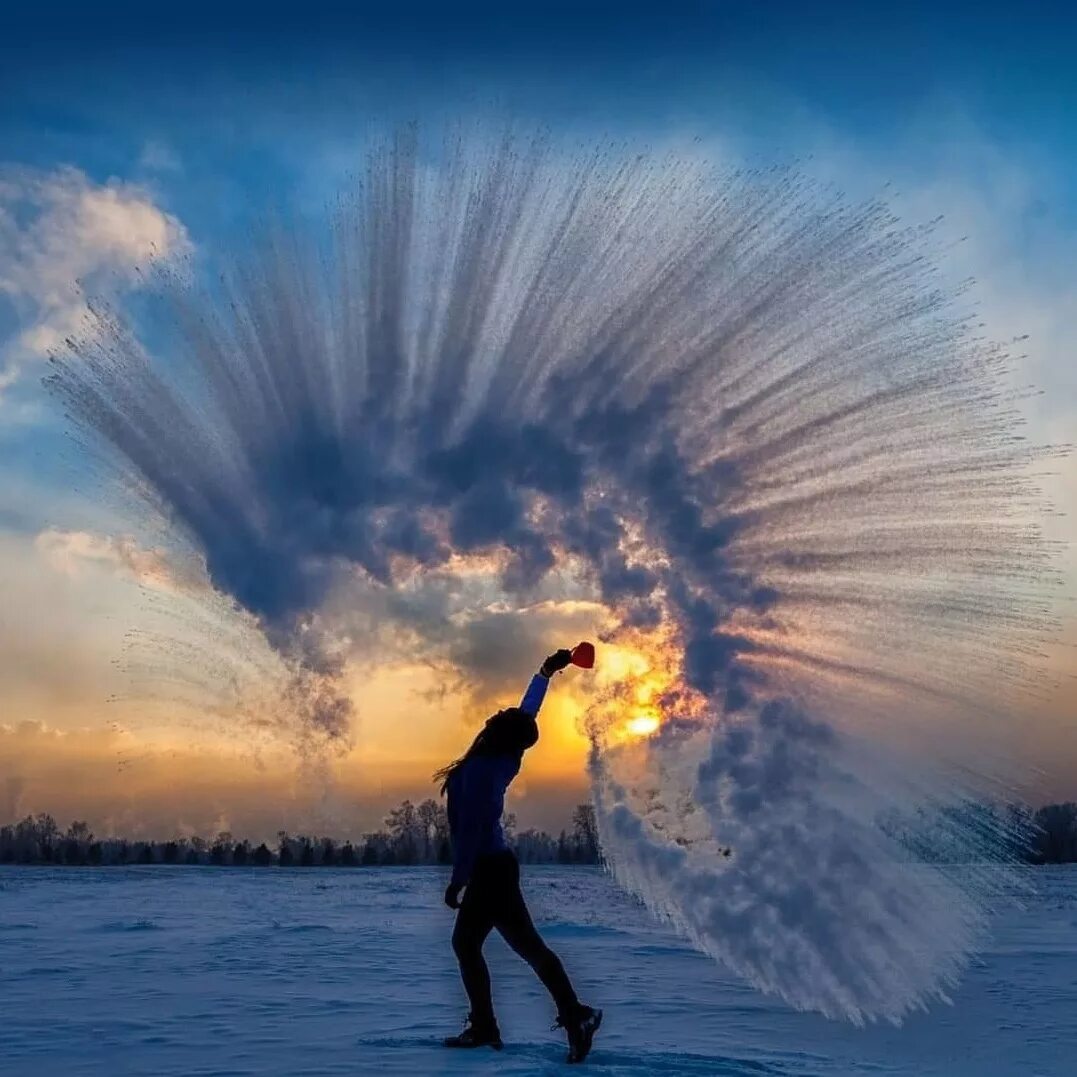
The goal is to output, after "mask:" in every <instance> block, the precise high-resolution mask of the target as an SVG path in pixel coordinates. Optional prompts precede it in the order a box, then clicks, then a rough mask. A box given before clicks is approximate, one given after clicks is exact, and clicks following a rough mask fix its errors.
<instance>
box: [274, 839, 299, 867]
mask: <svg viewBox="0 0 1077 1077" xmlns="http://www.w3.org/2000/svg"><path fill="white" fill-rule="evenodd" d="M277 862H278V863H279V864H280V866H281V867H282V868H290V867H291V866H292V865H293V864H294V863H295V854H294V853H293V852H292V839H291V838H289V837H288V832H287V831H286V830H281V831H278V833H277Z"/></svg>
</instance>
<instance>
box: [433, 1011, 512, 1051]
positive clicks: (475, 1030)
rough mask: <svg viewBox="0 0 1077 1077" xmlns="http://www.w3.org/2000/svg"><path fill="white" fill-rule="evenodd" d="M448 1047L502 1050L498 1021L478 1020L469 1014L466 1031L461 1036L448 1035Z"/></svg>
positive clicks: (446, 1040)
mask: <svg viewBox="0 0 1077 1077" xmlns="http://www.w3.org/2000/svg"><path fill="white" fill-rule="evenodd" d="M445 1046H446V1047H492V1048H493V1049H494V1050H495V1051H500V1050H501V1048H502V1046H504V1045H503V1044H502V1042H501V1032H500V1031H499V1030H498V1027H497V1022H496V1021H495V1020H494V1019H493V1018H491V1019H490V1020H489V1021H481V1022H478V1021H476V1020H475V1019H474V1018H473V1017H472V1016H471V1014H468V1015H467V1023H466V1024H465V1025H464V1031H463V1032H461V1033H460V1035H459V1036H447V1037H446V1039H445Z"/></svg>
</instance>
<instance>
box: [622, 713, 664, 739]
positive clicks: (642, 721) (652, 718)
mask: <svg viewBox="0 0 1077 1077" xmlns="http://www.w3.org/2000/svg"><path fill="white" fill-rule="evenodd" d="M661 724H662V723H661V722H660V721H659V719H658V718H657V716H656V715H653V714H637V715H636V717H635V718H629V720H628V723H627V725H626V726H625V728H626V729H627V730H628V732H629V733H632V734H634V735H635V736H637V737H649V736H650V735H651V734H652V733H653V732H655V730H657V729H658V727H659V726H660V725H661Z"/></svg>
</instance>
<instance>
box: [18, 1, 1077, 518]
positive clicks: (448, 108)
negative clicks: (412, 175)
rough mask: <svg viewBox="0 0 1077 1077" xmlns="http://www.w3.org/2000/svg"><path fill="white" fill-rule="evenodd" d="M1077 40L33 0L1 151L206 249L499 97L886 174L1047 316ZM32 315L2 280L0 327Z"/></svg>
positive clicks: (1065, 273)
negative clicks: (945, 219) (367, 155)
mask: <svg viewBox="0 0 1077 1077" xmlns="http://www.w3.org/2000/svg"><path fill="white" fill-rule="evenodd" d="M1075 46H1077V14H1075V12H1074V10H1073V8H1072V5H1067V4H1064V3H1033V4H1029V5H1023V6H1020V7H1017V6H1014V5H1002V4H984V5H975V6H973V5H939V4H921V3H912V4H900V5H891V6H889V7H887V6H883V5H852V4H833V3H824V4H812V5H803V4H792V3H788V4H786V3H779V4H775V3H771V4H745V3H695V4H683V3H674V4H663V5H632V4H628V5H625V4H619V5H612V4H592V5H582V7H581V6H577V5H568V4H553V5H548V4H544V5H532V6H529V7H525V8H522V9H517V8H513V9H512V10H511V11H510V10H509V9H506V8H505V6H504V5H494V4H464V5H454V6H453V8H452V11H451V13H449V12H448V11H446V10H445V9H444V8H443V6H441V5H423V4H413V5H406V6H404V7H402V8H400V9H391V11H390V9H386V8H383V7H381V6H373V5H358V6H353V7H350V8H349V7H348V6H347V5H337V6H336V7H333V6H326V5H318V4H314V5H304V6H303V7H302V9H301V10H300V9H297V8H294V7H289V8H284V7H276V6H274V5H262V6H259V7H258V8H254V7H252V6H248V5H205V4H193V5H178V4H172V5H163V6H158V7H156V8H155V9H154V10H153V11H152V12H148V11H147V10H146V9H145V8H142V7H138V6H135V5H127V4H118V5H117V4H111V5H104V7H103V8H95V9H93V10H92V11H90V10H89V9H84V8H83V7H81V6H78V5H71V6H70V7H69V8H68V9H67V10H64V9H63V6H62V5H61V7H60V8H59V9H57V8H52V7H50V8H49V9H48V10H47V11H45V10H41V11H38V10H36V9H34V8H32V7H30V6H28V5H23V6H22V7H21V9H19V10H18V11H15V12H14V13H12V14H11V15H9V16H8V17H7V25H6V27H5V35H4V39H3V41H2V42H0V94H2V96H3V98H4V100H5V102H6V107H5V109H4V110H3V112H2V114H0V160H2V161H3V162H4V163H5V164H6V165H7V166H23V167H30V168H33V169H36V170H38V171H40V172H42V173H47V172H49V171H50V170H55V169H57V168H60V167H62V166H73V167H75V168H77V169H79V170H80V171H81V172H83V173H85V175H86V177H87V178H88V180H89V181H90V182H92V183H96V184H105V183H107V182H108V181H109V180H110V179H112V180H118V181H120V182H126V183H130V184H136V185H139V186H140V187H142V188H143V189H145V190H146V191H147V192H149V193H150V197H151V199H152V201H153V203H154V204H155V205H156V206H158V207H159V208H160V209H161V210H162V211H165V212H167V213H170V214H172V215H174V216H175V218H176V219H177V220H178V221H179V222H181V223H182V226H183V228H184V229H185V231H186V234H187V236H188V237H189V239H190V242H191V243H192V244H193V245H194V246H195V247H196V248H198V249H199V250H201V251H207V250H209V251H212V250H213V249H218V250H220V249H224V248H225V247H227V245H228V244H229V243H230V242H235V241H240V239H239V237H241V236H242V234H243V229H244V226H245V222H246V221H247V220H248V217H249V215H250V214H251V213H252V212H255V211H256V210H257V208H258V207H260V206H262V205H264V204H265V203H266V202H267V201H274V200H287V201H290V202H298V203H299V204H300V205H309V206H312V207H313V206H317V205H319V204H321V202H322V201H323V200H324V199H325V198H328V197H330V196H331V195H332V193H333V191H334V190H335V189H336V187H337V185H338V183H339V182H340V180H341V179H342V178H343V176H344V175H345V174H346V172H347V171H348V169H349V168H351V167H353V166H354V164H355V162H356V160H357V148H358V146H359V145H360V144H361V142H362V139H363V137H364V134H365V133H366V132H368V131H369V130H370V129H371V127H372V126H374V125H376V124H378V123H382V122H384V121H385V120H386V119H392V118H400V117H406V118H410V117H413V116H428V115H430V114H432V113H433V114H446V113H450V114H455V113H458V112H460V111H470V112H475V111H492V112H495V113H498V114H502V115H505V114H507V115H513V116H518V115H523V116H525V117H527V118H528V119H535V120H538V121H540V122H545V123H549V124H550V125H551V126H552V127H554V128H555V129H558V130H566V129H567V130H576V129H578V130H580V131H581V132H586V133H588V134H592V133H594V132H596V131H597V132H601V133H603V134H614V135H620V134H624V135H626V136H628V137H631V138H635V139H639V140H641V141H643V142H645V143H649V144H656V145H662V144H664V143H674V144H680V145H683V144H686V143H690V142H691V141H692V140H699V141H700V142H701V143H702V144H703V146H704V148H705V149H707V150H709V151H711V152H713V153H715V154H716V155H718V156H727V157H732V158H734V159H738V160H746V161H748V162H750V163H753V164H769V163H773V162H775V161H777V162H787V161H789V160H797V161H799V162H801V164H802V167H804V168H805V169H806V170H808V171H814V172H816V173H817V174H819V175H821V176H823V177H824V178H826V179H827V180H831V181H833V182H836V183H837V184H839V185H840V186H842V187H844V188H846V189H849V190H851V191H853V192H854V193H865V194H874V193H878V192H879V191H880V190H883V189H884V185H886V184H890V185H891V187H890V188H889V192H890V193H891V194H892V195H895V196H896V198H897V200H896V206H897V208H898V210H899V212H901V211H904V212H905V213H906V214H907V215H908V216H909V217H910V218H911V219H913V218H915V217H916V216H917V215H919V216H922V217H925V218H926V217H930V216H934V215H935V214H936V213H944V214H948V215H949V216H951V217H952V218H954V228H955V234H956V233H958V232H960V233H961V234H962V235H965V234H968V235H969V237H970V240H969V244H968V249H969V250H970V251H972V252H973V253H972V255H966V254H965V252H963V253H962V258H964V259H965V261H967V262H968V263H969V268H970V269H971V270H972V271H973V272H975V275H976V276H977V277H979V278H981V279H984V278H985V274H986V278H987V279H985V289H984V291H985V294H984V295H983V296H982V299H983V300H984V302H989V301H990V298H991V293H992V291H993V290H994V291H998V292H1001V293H1004V294H1005V295H1007V296H1008V297H1009V298H1010V299H1011V300H1012V299H1013V297H1014V293H1015V289H1014V281H1015V279H1017V280H1018V282H1019V283H1020V285H1021V286H1022V288H1023V290H1024V291H1026V292H1029V293H1031V294H1029V295H1027V296H1025V297H1024V298H1025V299H1026V300H1027V302H1030V303H1032V304H1033V305H1035V304H1036V303H1037V302H1039V303H1040V305H1042V306H1046V307H1049V308H1050V310H1051V312H1052V315H1057V313H1058V311H1059V309H1060V308H1061V309H1065V308H1066V306H1067V305H1068V304H1069V303H1071V302H1072V294H1073V280H1074V271H1073V269H1072V261H1073V260H1072V258H1071V257H1070V254H1071V252H1072V249H1073V240H1074V237H1075V235H1077V182H1074V178H1073V177H1074V176H1075V175H1077V124H1074V123H1073V122H1072V117H1073V116H1074V115H1077V74H1075V73H1074V66H1075V65H1074V64H1073V63H1072V56H1073V50H1074V47H1075ZM902 199H905V201H902ZM962 258H958V259H955V260H954V265H955V266H958V265H961V263H962ZM962 268H964V266H963V265H962ZM1040 277H1042V278H1043V282H1042V287H1041V283H1040V280H1039V278H1040ZM993 278H997V280H995V279H993ZM1013 305H1014V304H1012V303H1010V306H1013ZM20 317H25V310H24V311H23V312H22V313H21V314H20V313H18V312H16V310H15V309H14V304H13V301H12V299H11V296H10V294H9V295H5V294H4V293H3V292H2V291H0V334H8V335H10V334H11V333H12V332H13V331H14V329H15V326H16V323H17V321H18V319H19V318H20ZM1015 318H1019V312H1016V311H1008V312H1005V314H1004V316H1001V317H999V319H998V320H999V327H998V331H999V333H1000V334H1001V335H1005V334H1006V333H1007V332H1009V331H1010V329H1011V326H1013V322H1014V319H1015ZM1030 321H1032V322H1033V323H1034V324H1032V325H1031V326H1029V327H1028V329H1027V331H1028V332H1030V333H1033V334H1035V332H1036V330H1037V329H1038V328H1040V324H1041V323H1042V322H1043V311H1041V310H1034V311H1032V312H1030ZM1013 328H1014V331H1015V332H1016V329H1017V328H1018V327H1017V326H1013ZM1055 346H1056V345H1055V344H1054V343H1052V342H1049V341H1043V340H1040V341H1037V340H1035V339H1033V341H1032V344H1031V345H1030V349H1031V350H1032V359H1031V361H1030V364H1029V371H1030V375H1031V376H1032V377H1033V378H1034V380H1035V381H1036V382H1037V383H1038V384H1040V385H1041V386H1043V387H1045V388H1047V389H1049V390H1051V395H1050V399H1049V400H1047V401H1044V402H1043V403H1041V404H1040V405H1037V408H1038V409H1039V410H1038V411H1037V412H1036V414H1037V415H1039V414H1043V415H1045V416H1046V418H1047V420H1048V421H1049V428H1048V429H1046V431H1045V434H1046V436H1047V437H1049V438H1050V439H1052V440H1059V439H1060V438H1062V434H1064V431H1062V432H1061V433H1060V426H1061V424H1062V423H1063V422H1064V421H1066V419H1067V418H1069V417H1070V416H1072V413H1073V411H1074V410H1077V384H1075V380H1077V379H1075V377H1074V375H1073V374H1072V368H1073V366H1074V364H1073V363H1072V362H1068V361H1067V357H1066V356H1056V355H1054V354H1051V355H1047V351H1048V350H1049V349H1051V348H1054V347H1055ZM1037 347H1039V349H1040V350H1039V351H1038V352H1037V351H1036V348H1037ZM8 354H9V356H10V351H9V353H8ZM32 380H36V379H29V380H28V379H25V378H20V380H19V383H18V384H17V385H16V386H15V388H14V390H9V391H8V392H7V394H6V395H7V396H8V398H9V401H10V399H11V397H12V393H13V392H14V395H15V396H17V397H21V398H23V399H24V400H25V399H26V398H27V396H28V395H29V396H30V397H32V396H34V394H35V390H34V389H33V388H32V387H31V385H30V381H32ZM9 411H10V409H9ZM1060 416H1062V417H1063V418H1061V419H1060ZM39 433H40V431H39ZM26 437H30V438H31V440H32V439H33V437H34V435H33V434H32V433H31V432H30V431H29V430H27V429H26V428H25V427H23V426H20V428H19V430H18V432H17V433H16V432H15V431H13V429H12V428H11V426H10V424H8V428H7V429H6V430H5V431H3V432H2V433H0V439H2V442H0V443H2V444H3V445H4V447H5V449H6V450H7V453H8V454H11V453H19V452H22V453H25V452H26V450H27V444H26V442H25V440H24V439H25V438H26ZM1062 439H1063V440H1065V438H1062ZM9 459H10V456H9ZM9 511H10V510H9Z"/></svg>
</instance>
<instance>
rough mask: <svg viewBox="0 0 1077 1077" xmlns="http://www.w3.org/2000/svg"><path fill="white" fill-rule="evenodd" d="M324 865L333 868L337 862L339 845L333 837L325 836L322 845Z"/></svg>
mask: <svg viewBox="0 0 1077 1077" xmlns="http://www.w3.org/2000/svg"><path fill="white" fill-rule="evenodd" d="M320 860H321V864H322V867H326V868H331V867H333V866H334V865H335V864H336V862H337V847H336V843H335V842H334V841H333V839H332V838H323V839H322V846H321V857H320Z"/></svg>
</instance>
